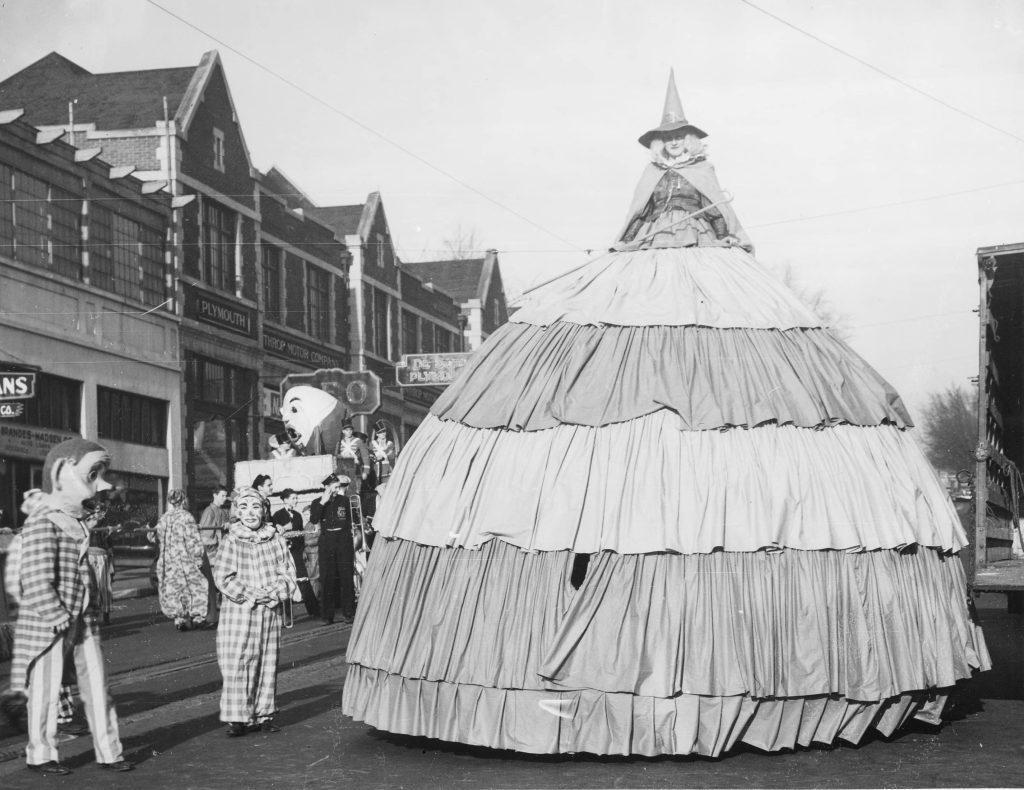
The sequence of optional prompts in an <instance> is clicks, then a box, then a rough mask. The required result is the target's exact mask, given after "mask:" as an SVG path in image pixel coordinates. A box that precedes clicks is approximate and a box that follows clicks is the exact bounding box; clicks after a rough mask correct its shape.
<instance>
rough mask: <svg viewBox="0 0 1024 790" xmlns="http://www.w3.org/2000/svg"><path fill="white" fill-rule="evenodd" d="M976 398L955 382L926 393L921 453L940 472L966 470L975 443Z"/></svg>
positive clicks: (976, 431)
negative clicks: (926, 400)
mask: <svg viewBox="0 0 1024 790" xmlns="http://www.w3.org/2000/svg"><path fill="white" fill-rule="evenodd" d="M977 407H978V398H977V396H976V395H974V394H971V393H969V392H968V391H967V389H966V388H965V387H963V386H961V385H959V384H951V385H950V386H949V387H947V388H946V389H944V390H943V391H942V392H933V393H931V394H930V395H929V396H928V404H927V405H926V406H925V407H924V410H923V418H924V419H923V426H922V432H923V434H924V436H923V438H924V446H925V452H926V453H927V454H928V460H929V461H931V463H932V465H933V466H934V467H935V468H936V469H939V470H941V471H943V472H956V471H959V470H961V469H970V468H972V465H973V463H974V447H975V445H976V444H977V443H978V418H977Z"/></svg>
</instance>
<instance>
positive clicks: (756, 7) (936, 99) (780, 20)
mask: <svg viewBox="0 0 1024 790" xmlns="http://www.w3.org/2000/svg"><path fill="white" fill-rule="evenodd" d="M739 2H741V3H743V5H745V6H748V7H749V8H753V9H754V10H755V11H758V12H760V13H762V14H764V15H765V16H767V17H770V18H771V19H774V20H775V21H776V22H778V23H779V24H780V25H785V26H786V27H788V28H790V29H792V30H795V31H796V32H797V33H800V34H801V35H803V36H806V37H807V38H809V39H812V40H813V41H816V42H818V43H819V44H821V45H822V46H824V47H828V48H829V49H831V50H833V51H834V52H838V53H839V54H840V55H842V56H843V57H846V58H849V59H850V60H852V61H854V62H856V63H859V64H860V65H861V66H864V68H867V69H870V70H871V71H874V72H875V73H877V74H881V75H882V76H883V77H885V78H886V79H889V80H892V81H893V82H895V83H897V84H899V85H902V86H903V87H904V88H906V89H907V90H911V91H913V92H914V93H917V94H918V95H920V96H923V97H924V98H926V99H928V100H929V101H932V102H935V103H936V104H938V105H940V106H942V107H945V108H946V109H947V110H951V111H952V112H955V113H957V114H958V115H962V116H964V117H965V118H968V119H970V120H972V121H974V122H975V123H978V124H981V125H982V126H985V127H987V128H988V129H991V130H992V131H995V132H998V133H999V134H1002V135H1005V136H1006V137H1009V138H1011V139H1013V140H1016V141H1017V142H1019V143H1024V137H1021V136H1020V135H1018V134H1015V133H1014V132H1011V131H1009V130H1008V129H1003V128H1002V127H1001V126H996V125H995V124H994V123H989V122H988V121H986V120H985V119H984V118H979V117H978V116H977V115H975V114H974V113H971V112H968V111H967V110H964V109H962V108H960V107H957V106H956V105H955V104H951V103H950V102H948V101H946V100H945V99H942V98H940V97H938V96H936V95H935V94H933V93H929V92H928V91H926V90H923V89H921V88H919V87H917V86H916V85H914V84H913V83H910V82H907V81H906V80H904V79H901V78H900V77H897V76H896V75H895V74H892V73H891V72H888V71H886V70H885V69H883V68H880V67H878V66H876V65H875V64H873V63H871V62H869V61H867V60H864V58H861V57H858V56H857V55H854V54H853V53H852V52H848V51H847V50H845V49H843V48H842V47H839V46H837V45H835V44H833V43H832V42H831V41H826V40H825V39H823V38H822V37H821V36H818V35H815V34H814V33H812V32H810V31H809V30H806V29H805V28H802V27H800V26H799V25H797V24H795V23H793V22H790V21H789V20H788V19H784V18H783V17H781V16H779V15H778V14H773V13H772V12H771V11H769V10H767V9H765V8H762V7H761V6H759V5H757V4H756V3H754V2H751V0H739Z"/></svg>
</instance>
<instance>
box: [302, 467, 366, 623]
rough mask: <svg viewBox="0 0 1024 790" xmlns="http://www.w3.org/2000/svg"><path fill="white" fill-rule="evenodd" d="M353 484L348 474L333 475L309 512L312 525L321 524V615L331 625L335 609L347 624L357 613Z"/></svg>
mask: <svg viewBox="0 0 1024 790" xmlns="http://www.w3.org/2000/svg"><path fill="white" fill-rule="evenodd" d="M350 482H351V481H350V480H349V478H348V476H347V475H329V476H328V477H327V479H326V480H324V481H323V485H324V492H323V494H321V496H320V498H319V499H314V500H313V504H312V505H311V506H310V510H309V523H310V524H319V525H320V552H319V554H320V616H321V617H322V618H323V621H324V623H326V624H328V625H330V624H331V623H333V622H334V611H335V609H339V610H340V611H341V616H342V618H343V619H344V620H345V621H346V622H351V621H352V619H353V618H354V617H355V614H356V590H355V580H354V575H355V547H354V546H353V544H352V525H353V523H354V518H353V514H352V504H351V502H349V498H348V496H347V495H346V489H347V488H348V485H349V483H350Z"/></svg>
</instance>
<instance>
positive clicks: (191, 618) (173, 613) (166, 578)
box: [156, 488, 210, 631]
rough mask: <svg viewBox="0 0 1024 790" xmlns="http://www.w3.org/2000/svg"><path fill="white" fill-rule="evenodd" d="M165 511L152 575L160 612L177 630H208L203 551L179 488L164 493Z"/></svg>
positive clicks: (206, 589)
mask: <svg viewBox="0 0 1024 790" xmlns="http://www.w3.org/2000/svg"><path fill="white" fill-rule="evenodd" d="M167 504H168V510H167V512H166V513H164V514H163V516H161V517H160V520H159V521H158V522H157V525H156V541H157V543H159V544H160V555H159V557H158V558H157V566H156V574H157V580H158V582H159V583H158V591H159V593H160V609H161V611H162V612H163V613H164V614H165V615H166V616H167V617H170V618H171V619H172V620H174V627H175V628H177V629H178V630H179V631H189V630H191V629H193V628H196V629H202V628H208V627H210V626H209V623H207V621H206V615H207V606H208V599H209V594H210V587H209V584H208V583H207V581H206V577H205V576H203V559H204V557H205V556H206V552H205V551H204V549H203V542H202V541H201V540H200V538H199V526H198V525H197V524H196V520H195V519H194V518H192V514H191V513H189V512H188V510H186V509H185V506H186V505H187V504H188V498H187V497H186V496H185V492H184V491H182V490H181V489H180V488H172V489H171V490H170V491H169V492H168V493H167Z"/></svg>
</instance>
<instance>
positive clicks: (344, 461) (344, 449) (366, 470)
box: [334, 418, 370, 494]
mask: <svg viewBox="0 0 1024 790" xmlns="http://www.w3.org/2000/svg"><path fill="white" fill-rule="evenodd" d="M334 460H335V464H334V471H335V473H336V474H338V475H339V476H340V475H344V476H345V477H348V478H349V479H350V480H351V481H352V490H351V493H352V494H358V493H359V491H360V489H361V488H362V482H363V481H364V480H366V478H367V476H368V475H369V474H370V453H369V451H368V450H367V449H366V442H364V441H363V440H362V439H361V438H360V437H358V436H356V434H355V429H354V428H353V427H352V420H350V419H348V418H346V419H345V421H344V422H342V424H341V438H340V439H339V440H338V446H337V448H336V449H335V451H334Z"/></svg>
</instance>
